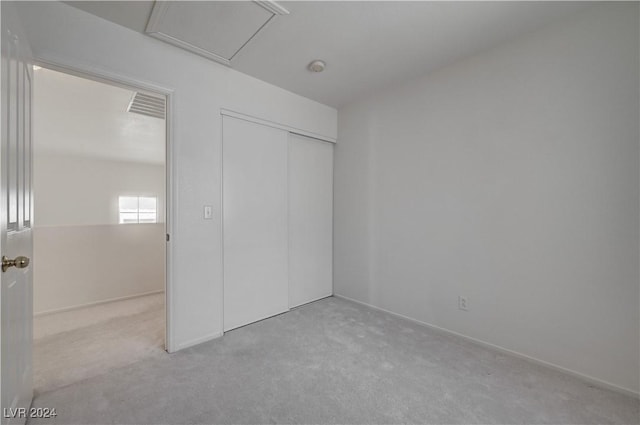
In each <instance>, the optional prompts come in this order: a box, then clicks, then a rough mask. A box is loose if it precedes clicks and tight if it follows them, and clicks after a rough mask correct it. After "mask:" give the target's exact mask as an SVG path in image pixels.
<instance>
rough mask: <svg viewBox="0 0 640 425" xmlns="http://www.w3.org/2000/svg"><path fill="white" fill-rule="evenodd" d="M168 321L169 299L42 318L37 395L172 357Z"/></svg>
mask: <svg viewBox="0 0 640 425" xmlns="http://www.w3.org/2000/svg"><path fill="white" fill-rule="evenodd" d="M164 317H165V316H164V294H154V295H146V296H142V297H137V298H131V299H128V300H123V301H114V302H110V303H105V304H100V305H96V306H90V307H84V308H81V309H77V310H72V311H65V312H60V313H52V314H46V315H42V316H36V317H35V318H34V326H33V336H34V346H33V368H34V376H33V381H34V389H35V392H36V395H37V394H41V393H44V392H47V391H51V390H53V389H56V388H60V387H64V386H66V385H69V384H72V383H74V382H79V381H82V380H85V379H87V378H92V377H95V376H98V375H102V374H105V373H108V372H109V371H111V370H114V369H117V368H121V367H124V366H127V365H130V364H133V363H136V362H138V361H140V360H143V359H149V358H158V357H162V356H165V355H167V354H166V352H165V351H164V322H165V319H164Z"/></svg>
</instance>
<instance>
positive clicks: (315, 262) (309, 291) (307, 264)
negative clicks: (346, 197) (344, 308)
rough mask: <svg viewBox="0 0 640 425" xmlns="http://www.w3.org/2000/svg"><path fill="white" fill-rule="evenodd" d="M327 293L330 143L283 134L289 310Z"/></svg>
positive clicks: (330, 277)
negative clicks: (286, 144)
mask: <svg viewBox="0 0 640 425" xmlns="http://www.w3.org/2000/svg"><path fill="white" fill-rule="evenodd" d="M332 293H333V144H332V143H328V142H322V141H319V140H316V139H311V138H308V137H303V136H298V135H295V134H290V135H289V306H290V307H296V306H299V305H301V304H305V303H308V302H311V301H315V300H318V299H320V298H324V297H327V296H330V295H332Z"/></svg>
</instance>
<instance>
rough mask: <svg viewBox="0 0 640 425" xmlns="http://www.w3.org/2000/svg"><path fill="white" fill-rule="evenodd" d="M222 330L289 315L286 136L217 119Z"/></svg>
mask: <svg viewBox="0 0 640 425" xmlns="http://www.w3.org/2000/svg"><path fill="white" fill-rule="evenodd" d="M222 124H223V155H222V157H223V223H224V330H225V331H228V330H231V329H234V328H237V327H239V326H243V325H246V324H248V323H252V322H255V321H258V320H261V319H264V318H266V317H270V316H273V315H276V314H279V313H282V312H284V311H287V310H288V309H289V298H288V279H287V268H288V265H287V261H288V249H287V244H288V236H287V135H288V133H287V132H286V131H283V130H279V129H276V128H272V127H267V126H263V125H260V124H255V123H251V122H248V121H244V120H241V119H237V118H231V117H228V116H224V117H223V123H222Z"/></svg>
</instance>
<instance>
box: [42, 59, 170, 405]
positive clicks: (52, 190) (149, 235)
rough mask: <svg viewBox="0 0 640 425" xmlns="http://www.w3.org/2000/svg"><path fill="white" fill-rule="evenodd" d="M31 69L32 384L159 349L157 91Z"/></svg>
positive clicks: (163, 172)
mask: <svg viewBox="0 0 640 425" xmlns="http://www.w3.org/2000/svg"><path fill="white" fill-rule="evenodd" d="M86 77H87V76H84V75H83V76H78V75H72V74H69V73H66V72H60V70H56V69H49V68H47V67H40V66H35V67H34V85H35V87H34V88H35V89H34V95H33V104H34V120H33V151H34V158H33V188H34V214H33V215H34V219H33V235H34V263H33V274H34V277H33V279H34V290H33V295H34V335H33V337H34V351H33V357H34V389H35V391H36V392H37V393H43V392H46V391H50V390H53V389H55V388H59V387H62V386H65V385H69V384H71V383H73V382H77V381H80V380H84V379H87V378H90V377H94V376H98V375H101V374H103V373H106V372H108V371H110V370H113V369H116V368H120V367H124V366H126V365H128V364H131V363H134V362H137V361H140V360H143V359H148V358H153V357H160V356H164V355H165V347H166V334H167V332H166V286H167V285H166V283H167V282H166V281H167V278H166V276H167V273H166V270H167V263H168V262H167V246H166V245H167V244H166V240H167V235H168V234H169V232H168V230H167V218H168V214H167V210H168V208H167V205H168V200H169V197H168V196H167V194H168V191H167V186H168V185H167V182H168V173H167V160H166V158H167V123H166V109H167V108H166V104H167V99H166V96H165V95H162V94H158V93H155V92H152V91H148V90H143V89H138V88H135V87H131V86H126V85H122V84H112V83H111V82H107V81H103V80H99V79H94V78H86Z"/></svg>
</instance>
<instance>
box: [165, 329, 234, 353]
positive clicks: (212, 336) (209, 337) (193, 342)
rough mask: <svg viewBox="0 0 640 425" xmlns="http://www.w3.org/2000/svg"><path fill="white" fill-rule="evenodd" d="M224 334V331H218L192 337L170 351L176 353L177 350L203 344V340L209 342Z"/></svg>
mask: <svg viewBox="0 0 640 425" xmlns="http://www.w3.org/2000/svg"><path fill="white" fill-rule="evenodd" d="M222 335H223V333H222V332H216V333H212V334H209V335H205V336H203V337H200V338H196V339H191V340H189V341H185V342H181V343H180V344H178V346H177V347H176V349H175V350H172V351H169V352H170V353H174V352H176V351H179V350H182V349H185V348H189V347H193V346H194V345H198V344H202V343H203V342H207V341H211V340H213V339H216V338H220V337H221V336H222Z"/></svg>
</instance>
